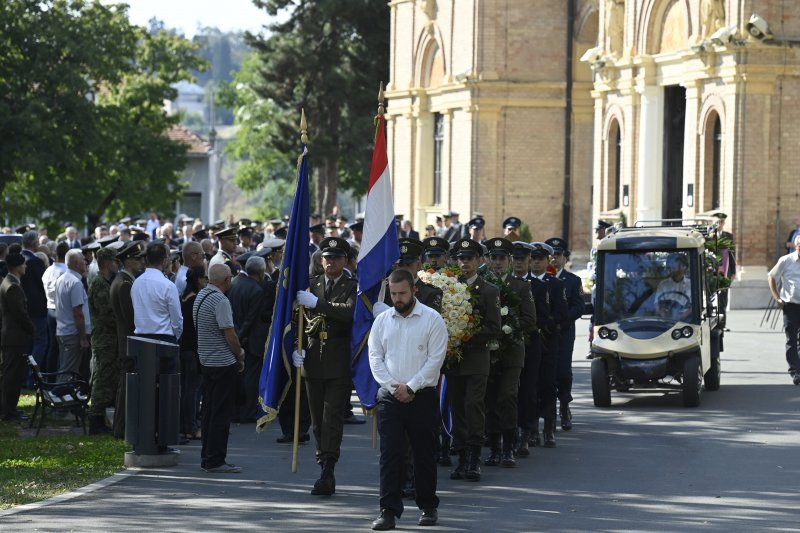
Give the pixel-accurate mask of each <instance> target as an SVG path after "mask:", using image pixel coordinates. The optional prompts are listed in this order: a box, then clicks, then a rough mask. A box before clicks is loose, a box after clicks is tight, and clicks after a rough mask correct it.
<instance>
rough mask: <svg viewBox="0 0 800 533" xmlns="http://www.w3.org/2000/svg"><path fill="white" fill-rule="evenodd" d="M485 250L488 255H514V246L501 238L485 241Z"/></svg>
mask: <svg viewBox="0 0 800 533" xmlns="http://www.w3.org/2000/svg"><path fill="white" fill-rule="evenodd" d="M486 248H487V249H488V250H489V255H511V254H513V253H514V245H513V244H511V241H509V240H508V239H505V238H503V237H494V238H492V239H487V240H486Z"/></svg>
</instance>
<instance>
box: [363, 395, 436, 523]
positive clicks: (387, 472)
mask: <svg viewBox="0 0 800 533" xmlns="http://www.w3.org/2000/svg"><path fill="white" fill-rule="evenodd" d="M378 417H379V418H378V431H379V432H380V435H381V498H380V507H381V509H388V510H390V511H392V512H393V513H394V514H395V516H397V517H400V515H402V514H403V498H402V489H403V483H404V481H405V478H406V453H407V450H408V444H410V445H411V453H412V455H413V457H414V473H415V480H416V503H417V507H418V508H420V509H436V508H438V507H439V498H438V497H437V496H436V458H435V449H436V437H437V424H438V419H439V395H438V393H437V392H436V388H435V387H430V388H427V389H422V390H420V391H417V394H416V395H415V397H414V399H413V400H412V401H411V402H409V403H402V402H400V401H398V400H396V399H395V398H394V397H393V396H392V395H391V394H390V393H389V392H388V391H386V390H384V389H381V390H380V391H379V392H378Z"/></svg>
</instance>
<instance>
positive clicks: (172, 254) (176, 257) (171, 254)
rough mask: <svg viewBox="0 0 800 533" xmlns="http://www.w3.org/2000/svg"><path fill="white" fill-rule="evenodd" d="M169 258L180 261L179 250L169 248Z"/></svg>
mask: <svg viewBox="0 0 800 533" xmlns="http://www.w3.org/2000/svg"><path fill="white" fill-rule="evenodd" d="M169 260H170V261H180V260H181V251H180V250H178V249H177V248H170V249H169Z"/></svg>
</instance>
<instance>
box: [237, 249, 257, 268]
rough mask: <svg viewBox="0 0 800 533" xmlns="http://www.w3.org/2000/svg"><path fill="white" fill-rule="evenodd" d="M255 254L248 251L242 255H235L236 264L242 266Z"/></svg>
mask: <svg viewBox="0 0 800 533" xmlns="http://www.w3.org/2000/svg"><path fill="white" fill-rule="evenodd" d="M255 254H256V253H255V252H254V251H252V250H248V251H246V252H245V253H243V254H239V255H237V256H236V262H237V263H239V264H240V265H244V264H245V263H246V262H247V260H248V259H250V258H251V257H253V256H254V255H255Z"/></svg>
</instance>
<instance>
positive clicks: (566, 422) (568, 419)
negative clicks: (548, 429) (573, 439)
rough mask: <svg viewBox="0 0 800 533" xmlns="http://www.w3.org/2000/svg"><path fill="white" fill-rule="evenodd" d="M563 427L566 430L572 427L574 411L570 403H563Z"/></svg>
mask: <svg viewBox="0 0 800 533" xmlns="http://www.w3.org/2000/svg"><path fill="white" fill-rule="evenodd" d="M561 429H563V430H564V431H569V430H570V429H572V411H571V410H570V408H569V403H563V402H562V403H561Z"/></svg>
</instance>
